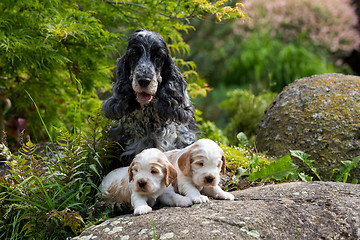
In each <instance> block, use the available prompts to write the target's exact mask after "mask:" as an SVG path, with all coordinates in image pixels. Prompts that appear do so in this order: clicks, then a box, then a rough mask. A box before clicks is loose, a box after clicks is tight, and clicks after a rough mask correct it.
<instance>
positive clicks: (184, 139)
mask: <svg viewBox="0 0 360 240" xmlns="http://www.w3.org/2000/svg"><path fill="white" fill-rule="evenodd" d="M186 86H187V84H186V82H185V80H184V79H183V78H182V76H181V73H180V72H179V70H178V69H177V67H176V66H175V63H174V61H173V60H172V58H171V56H170V54H169V50H168V47H167V45H166V42H165V40H164V39H163V38H162V37H161V36H160V35H159V34H158V33H155V32H151V31H148V30H137V31H135V32H134V33H133V34H132V35H131V36H130V38H129V39H128V47H127V50H126V53H125V55H124V56H123V57H122V58H120V59H118V62H117V81H116V83H115V84H114V86H113V95H112V96H111V97H110V98H109V99H107V100H105V101H104V102H103V104H102V113H103V115H104V116H105V117H107V118H110V119H114V120H116V125H115V126H114V127H112V128H111V130H110V133H109V140H111V141H116V142H118V143H120V145H121V146H122V148H123V149H124V152H123V153H122V154H121V158H120V160H119V163H118V164H115V165H113V167H112V168H114V167H119V166H127V165H130V163H131V161H132V160H133V158H134V156H135V155H136V154H138V153H140V152H141V151H142V150H144V149H147V148H158V149H159V150H161V151H168V150H172V149H176V148H184V147H186V146H188V145H190V144H192V143H193V142H195V141H196V125H195V118H194V110H193V108H192V106H191V103H190V99H189V96H188V93H187V90H186Z"/></svg>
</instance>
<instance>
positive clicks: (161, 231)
mask: <svg viewBox="0 0 360 240" xmlns="http://www.w3.org/2000/svg"><path fill="white" fill-rule="evenodd" d="M359 190H360V186H359V185H352V184H345V183H334V182H311V183H306V182H292V183H283V184H277V185H267V186H263V187H255V188H249V189H246V190H242V191H235V192H232V193H234V195H235V197H236V200H235V201H220V200H211V201H210V202H209V203H206V204H202V205H194V206H192V207H189V208H175V207H173V208H162V209H159V210H155V211H153V212H151V213H149V214H145V215H141V216H134V215H124V216H119V217H116V218H113V219H110V220H107V221H105V222H103V223H101V224H99V225H96V226H92V227H90V228H88V229H86V230H85V231H84V232H83V233H82V234H81V235H80V236H78V237H76V238H74V239H78V240H79V239H81V240H85V239H104V240H106V239H153V227H152V223H153V224H154V227H155V232H156V238H157V239H161V240H162V239H194V240H198V239H360V191H359Z"/></svg>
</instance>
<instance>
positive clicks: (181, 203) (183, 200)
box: [175, 196, 193, 207]
mask: <svg viewBox="0 0 360 240" xmlns="http://www.w3.org/2000/svg"><path fill="white" fill-rule="evenodd" d="M192 204H193V201H191V199H190V198H188V197H184V196H180V197H179V198H178V199H177V200H176V202H175V205H176V206H177V207H188V206H191V205H192Z"/></svg>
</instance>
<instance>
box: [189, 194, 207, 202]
mask: <svg viewBox="0 0 360 240" xmlns="http://www.w3.org/2000/svg"><path fill="white" fill-rule="evenodd" d="M190 198H191V201H192V202H193V203H206V202H208V201H209V198H208V197H207V196H205V195H199V196H195V197H190Z"/></svg>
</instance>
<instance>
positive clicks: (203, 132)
mask: <svg viewBox="0 0 360 240" xmlns="http://www.w3.org/2000/svg"><path fill="white" fill-rule="evenodd" d="M201 114H202V112H201V111H200V110H198V109H196V121H197V126H198V127H199V130H198V135H197V138H198V139H201V138H209V139H211V140H213V141H215V142H218V143H222V144H228V143H229V140H228V139H227V137H226V136H225V135H224V134H223V132H222V131H221V129H219V128H218V127H217V126H216V125H215V123H213V122H211V121H208V120H207V121H205V120H204V119H203V118H202V117H201Z"/></svg>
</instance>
